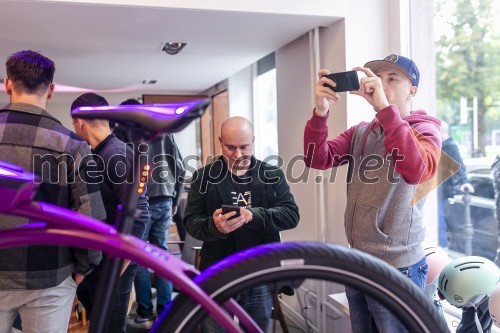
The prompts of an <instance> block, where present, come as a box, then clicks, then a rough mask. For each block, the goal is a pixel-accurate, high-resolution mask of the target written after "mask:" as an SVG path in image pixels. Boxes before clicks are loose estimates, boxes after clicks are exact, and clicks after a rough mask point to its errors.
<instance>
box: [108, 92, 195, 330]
mask: <svg viewBox="0 0 500 333" xmlns="http://www.w3.org/2000/svg"><path fill="white" fill-rule="evenodd" d="M140 104H141V103H139V102H138V101H137V100H135V99H128V100H126V101H124V102H122V103H121V105H140ZM114 133H115V135H116V137H117V138H119V139H120V140H122V141H123V142H126V143H127V144H132V143H133V141H134V140H133V139H134V138H133V132H132V130H130V129H126V128H124V127H123V126H120V125H118V126H117V127H115V129H114ZM148 153H149V158H150V162H151V170H152V173H151V178H150V179H149V181H148V183H147V187H148V197H149V200H148V202H149V212H150V214H151V221H150V223H149V225H148V228H147V229H146V232H145V233H144V240H146V241H149V243H151V244H153V245H155V246H158V247H160V248H162V249H164V250H167V249H168V248H167V238H168V230H169V227H170V224H171V223H172V216H174V215H175V214H176V212H177V209H178V207H179V203H180V199H181V194H182V189H183V186H184V183H183V177H184V175H185V172H186V170H185V168H184V164H183V161H182V156H181V154H180V152H179V149H178V148H177V145H176V144H175V140H174V137H173V135H172V134H167V133H165V134H162V135H161V136H160V137H158V138H157V139H155V140H154V141H152V142H151V143H150V144H149V152H148ZM154 276H155V286H156V313H157V314H160V313H161V312H162V311H163V309H164V308H165V306H166V305H167V304H168V302H170V300H171V299H172V290H173V286H172V283H171V282H170V281H168V280H165V279H163V278H161V277H159V276H158V275H156V274H155V275H154ZM134 287H135V293H136V300H137V314H136V316H133V317H131V318H129V319H128V325H129V326H130V327H136V328H147V329H149V328H151V327H152V326H153V323H154V312H153V309H154V308H153V302H152V298H153V295H152V291H151V278H150V274H149V270H148V269H147V268H145V267H142V266H139V268H138V270H137V275H136V277H135V279H134Z"/></svg>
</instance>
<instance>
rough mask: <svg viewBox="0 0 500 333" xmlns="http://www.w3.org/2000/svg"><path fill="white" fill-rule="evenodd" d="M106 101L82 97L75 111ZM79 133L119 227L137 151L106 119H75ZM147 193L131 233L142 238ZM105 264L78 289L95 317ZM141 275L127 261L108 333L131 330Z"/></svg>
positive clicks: (110, 221) (109, 214)
mask: <svg viewBox="0 0 500 333" xmlns="http://www.w3.org/2000/svg"><path fill="white" fill-rule="evenodd" d="M107 105H109V104H108V102H107V101H106V99H105V98H104V97H102V96H100V95H97V94H94V93H86V94H83V95H81V96H79V97H78V98H77V99H75V101H74V102H73V104H72V105H71V109H72V110H73V109H75V108H77V107H81V106H107ZM73 126H74V127H75V132H76V133H77V134H78V135H79V136H81V137H82V138H83V139H85V141H87V142H88V144H89V145H90V146H91V147H92V153H93V154H94V160H95V163H96V164H97V170H98V172H97V173H95V174H94V175H93V176H94V177H95V179H96V180H98V182H99V186H100V188H101V194H102V197H103V201H104V207H105V208H106V214H107V219H106V222H107V223H108V224H111V225H115V222H116V217H117V211H118V209H117V207H118V205H120V204H123V203H124V202H125V201H126V198H127V191H128V188H129V187H128V183H127V179H128V176H129V174H130V172H133V154H134V153H133V151H132V149H130V147H128V146H127V145H126V144H125V143H124V142H123V141H121V140H118V139H117V138H116V136H115V135H114V134H113V133H111V129H110V127H109V122H108V121H107V120H104V119H80V118H73ZM146 191H147V187H146V190H145V191H144V192H143V193H142V194H141V195H140V196H139V199H138V202H137V211H138V213H136V216H135V218H134V222H133V225H132V231H131V234H132V235H134V236H135V237H138V238H140V239H142V238H143V237H144V231H145V230H146V228H147V225H148V223H149V211H148V201H147V199H148V198H147V197H146V196H145V193H146ZM103 263H104V261H103V262H102V263H101V264H100V265H99V266H97V268H95V269H94V270H93V271H92V273H90V274H89V275H88V276H87V277H86V278H85V279H84V280H83V282H82V283H81V284H80V285H79V286H78V289H77V296H78V299H79V300H80V302H81V303H82V305H83V306H84V308H85V310H86V311H87V312H88V313H89V315H91V314H92V308H93V305H94V303H95V300H96V296H97V295H96V292H97V289H98V286H99V278H100V277H101V276H102V274H103V266H104V265H103ZM136 272H137V264H136V263H131V262H130V261H129V260H126V261H125V262H124V265H123V268H122V271H121V273H120V278H119V280H118V287H117V289H116V291H115V294H114V297H113V300H112V309H111V315H110V316H111V318H110V319H109V326H108V330H107V331H106V332H110V333H125V332H126V330H127V311H128V304H129V297H130V291H131V290H132V284H133V282H134V277H135V275H136Z"/></svg>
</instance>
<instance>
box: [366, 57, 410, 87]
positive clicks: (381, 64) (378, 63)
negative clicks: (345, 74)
mask: <svg viewBox="0 0 500 333" xmlns="http://www.w3.org/2000/svg"><path fill="white" fill-rule="evenodd" d="M365 67H366V68H369V69H371V70H372V72H373V73H374V74H377V72H378V71H379V70H381V69H395V70H399V71H402V72H403V73H405V75H406V77H407V78H409V79H410V81H411V82H412V84H413V80H412V79H411V77H410V76H409V75H408V73H407V72H406V70H405V69H404V68H403V67H401V66H399V65H398V64H395V63H393V62H391V61H387V60H373V61H369V62H367V63H366V64H365Z"/></svg>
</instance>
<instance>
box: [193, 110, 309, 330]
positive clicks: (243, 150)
mask: <svg viewBox="0 0 500 333" xmlns="http://www.w3.org/2000/svg"><path fill="white" fill-rule="evenodd" d="M254 140H255V138H254V135H253V126H252V124H251V123H250V122H249V121H248V120H247V119H245V118H242V117H232V118H228V119H226V120H225V121H224V122H223V123H222V126H221V136H220V138H219V142H220V145H221V148H222V156H221V157H220V158H219V159H217V160H215V162H213V163H211V164H209V165H207V166H205V167H204V168H201V169H199V170H197V171H196V172H195V173H194V174H193V178H192V179H193V182H192V183H191V187H190V189H189V194H188V202H187V206H186V210H185V212H184V214H185V215H184V225H185V226H186V231H187V232H188V233H189V234H190V235H192V236H193V237H194V238H196V239H199V240H202V241H203V246H202V249H201V252H200V256H201V259H200V269H202V270H203V269H205V268H207V267H208V266H210V265H212V264H213V263H215V262H216V261H218V260H221V259H223V258H225V257H227V256H229V255H230V254H233V253H236V252H238V251H241V250H244V249H247V248H250V247H252V246H257V245H261V244H266V243H271V242H279V241H280V239H281V238H280V231H283V230H288V229H292V228H295V227H296V226H297V224H298V223H299V208H298V207H297V205H296V204H295V200H294V198H293V195H292V193H291V192H290V187H289V186H288V184H287V182H286V179H285V175H284V174H283V172H282V171H281V170H280V169H279V168H277V167H275V166H271V165H269V164H267V163H265V162H262V161H259V160H257V159H256V158H255V157H254V156H253V155H252V152H253V144H254ZM222 205H233V206H237V207H239V212H240V215H239V216H238V217H235V214H236V213H235V212H229V213H226V214H223V212H222V208H221V207H222ZM237 301H238V303H240V304H241V305H242V306H243V308H244V309H245V311H247V312H248V314H249V315H250V316H251V317H252V318H253V319H254V320H255V321H256V323H257V324H258V325H259V326H260V328H261V329H262V330H263V331H264V332H267V330H268V327H269V322H270V318H271V310H272V295H271V293H270V291H269V289H268V288H267V287H266V286H259V287H256V288H254V289H251V290H248V291H246V292H245V293H242V294H240V295H239V296H238V297H237ZM202 331H203V332H223V331H224V330H223V329H222V328H221V327H220V326H219V325H217V324H216V323H215V321H214V320H213V319H211V318H209V319H207V320H205V321H204V323H203V325H202Z"/></svg>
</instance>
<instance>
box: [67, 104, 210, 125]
mask: <svg viewBox="0 0 500 333" xmlns="http://www.w3.org/2000/svg"><path fill="white" fill-rule="evenodd" d="M209 104H210V99H208V98H207V99H200V100H192V101H186V102H175V103H168V104H144V105H118V106H111V105H110V106H81V107H78V108H75V109H73V110H71V116H72V117H75V118H82V119H107V120H113V121H116V122H118V123H124V124H125V125H126V126H128V127H140V128H143V129H146V130H148V131H151V132H153V133H161V132H166V133H174V132H178V131H180V130H182V129H183V128H184V127H186V126H187V125H188V124H189V123H190V122H191V121H192V120H194V119H196V118H199V117H200V116H201V115H202V114H203V112H205V109H206V107H207V106H208V105H209Z"/></svg>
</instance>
